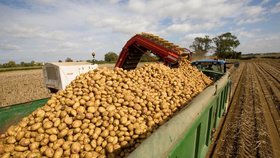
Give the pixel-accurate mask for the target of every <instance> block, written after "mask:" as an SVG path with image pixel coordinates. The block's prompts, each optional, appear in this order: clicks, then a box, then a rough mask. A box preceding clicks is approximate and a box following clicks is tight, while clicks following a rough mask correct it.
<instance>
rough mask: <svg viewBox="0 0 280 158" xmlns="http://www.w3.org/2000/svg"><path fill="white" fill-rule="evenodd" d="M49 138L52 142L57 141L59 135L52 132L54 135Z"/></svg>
mask: <svg viewBox="0 0 280 158" xmlns="http://www.w3.org/2000/svg"><path fill="white" fill-rule="evenodd" d="M49 140H50V142H55V141H56V140H57V136H56V135H54V134H52V135H50V137H49Z"/></svg>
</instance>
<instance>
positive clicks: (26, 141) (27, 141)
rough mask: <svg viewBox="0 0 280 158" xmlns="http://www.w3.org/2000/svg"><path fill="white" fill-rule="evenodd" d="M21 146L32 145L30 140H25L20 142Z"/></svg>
mask: <svg viewBox="0 0 280 158" xmlns="http://www.w3.org/2000/svg"><path fill="white" fill-rule="evenodd" d="M19 144H20V145H21V146H28V145H29V144H30V139H26V138H23V139H21V140H20V142H19Z"/></svg>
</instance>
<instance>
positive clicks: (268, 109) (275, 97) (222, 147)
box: [211, 60, 280, 158]
mask: <svg viewBox="0 0 280 158" xmlns="http://www.w3.org/2000/svg"><path fill="white" fill-rule="evenodd" d="M232 77H233V89H235V90H234V93H233V98H232V101H231V105H230V109H229V112H228V114H227V116H226V118H225V122H224V125H223V128H222V130H221V132H220V133H219V137H218V139H217V140H215V141H214V142H215V143H214V144H213V146H215V147H214V150H213V151H212V153H211V157H215V158H216V157H221V158H222V157H232V158H235V157H265V158H267V157H280V117H279V114H280V60H258V61H257V60H256V61H250V62H244V63H242V64H241V65H240V67H239V69H238V71H236V72H234V73H233V75H232Z"/></svg>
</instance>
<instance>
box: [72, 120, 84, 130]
mask: <svg viewBox="0 0 280 158" xmlns="http://www.w3.org/2000/svg"><path fill="white" fill-rule="evenodd" d="M81 125H82V121H81V120H75V121H74V122H73V123H72V127H73V128H77V127H80V126H81Z"/></svg>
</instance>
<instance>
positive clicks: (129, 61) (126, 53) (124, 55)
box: [115, 33, 190, 70]
mask: <svg viewBox="0 0 280 158" xmlns="http://www.w3.org/2000/svg"><path fill="white" fill-rule="evenodd" d="M149 50H150V51H151V52H152V53H153V54H155V55H157V56H159V57H160V58H161V59H163V61H164V63H165V64H166V65H170V66H172V65H176V64H178V62H179V60H180V57H181V54H182V53H185V52H186V49H185V48H180V47H179V46H177V45H175V44H173V43H170V42H168V41H166V40H164V39H163V38H160V37H158V36H155V35H153V34H148V33H142V34H137V35H135V36H133V37H132V38H131V39H130V40H129V41H127V43H126V44H125V46H124V47H123V49H122V51H121V53H120V55H119V58H118V61H117V63H116V65H115V67H120V68H123V69H126V70H130V69H134V68H136V66H137V64H138V63H139V61H140V59H141V57H142V56H143V55H144V53H146V52H147V51H149ZM188 56H189V58H190V54H188Z"/></svg>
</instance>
